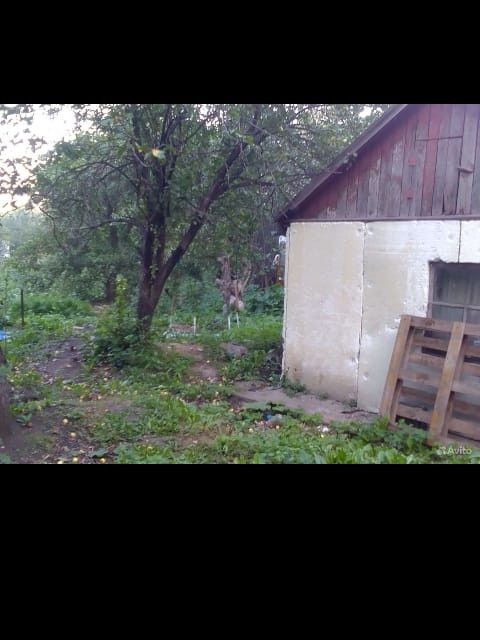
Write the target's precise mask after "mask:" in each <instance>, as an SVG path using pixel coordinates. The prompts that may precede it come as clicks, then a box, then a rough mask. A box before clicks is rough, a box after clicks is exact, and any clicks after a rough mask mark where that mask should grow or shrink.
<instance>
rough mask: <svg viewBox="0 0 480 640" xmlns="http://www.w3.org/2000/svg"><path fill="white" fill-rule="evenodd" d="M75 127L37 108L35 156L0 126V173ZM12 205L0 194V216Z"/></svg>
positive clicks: (20, 201)
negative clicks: (41, 143) (39, 140)
mask: <svg viewBox="0 0 480 640" xmlns="http://www.w3.org/2000/svg"><path fill="white" fill-rule="evenodd" d="M370 112H371V109H370V108H369V107H366V108H365V109H364V110H363V111H362V113H361V114H360V115H361V116H364V117H365V116H367V115H369V114H370ZM74 125H75V117H74V114H73V111H72V110H71V108H70V106H69V105H64V108H63V109H62V110H61V111H60V112H59V113H58V114H56V115H54V116H50V115H49V114H48V113H46V111H45V110H41V109H40V108H39V109H38V110H37V111H36V112H35V115H34V119H33V123H32V127H31V130H32V134H33V135H36V136H39V137H43V138H44V139H45V141H46V145H44V146H43V147H42V148H41V149H39V150H37V152H36V153H33V152H32V150H31V148H30V146H29V145H28V143H26V144H22V143H21V142H20V143H15V139H14V136H15V134H16V133H17V130H16V129H15V128H14V127H0V146H3V145H6V147H7V148H6V149H5V150H3V151H0V172H2V171H7V172H8V169H9V167H8V165H6V164H5V161H6V160H8V159H10V160H15V159H16V158H21V157H23V156H25V155H26V156H31V157H33V158H35V159H39V158H40V156H41V155H42V154H43V153H45V152H46V151H48V150H49V149H51V148H53V146H54V145H55V144H56V143H57V142H59V141H60V140H62V139H64V140H69V139H72V138H73V137H74V135H75V134H74ZM19 137H20V136H19ZM17 169H18V171H19V172H20V175H22V167H21V166H20V165H17ZM27 175H28V174H27ZM11 202H12V198H11V196H9V195H8V194H1V193H0V217H1V215H2V214H5V213H7V212H8V211H10V210H11V209H12V206H11ZM15 202H16V206H17V207H21V206H23V205H25V204H26V203H27V202H28V196H17V197H16V198H15Z"/></svg>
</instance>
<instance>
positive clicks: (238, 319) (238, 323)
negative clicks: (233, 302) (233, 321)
mask: <svg viewBox="0 0 480 640" xmlns="http://www.w3.org/2000/svg"><path fill="white" fill-rule="evenodd" d="M239 326H240V318H239V317H238V311H237V327H239Z"/></svg>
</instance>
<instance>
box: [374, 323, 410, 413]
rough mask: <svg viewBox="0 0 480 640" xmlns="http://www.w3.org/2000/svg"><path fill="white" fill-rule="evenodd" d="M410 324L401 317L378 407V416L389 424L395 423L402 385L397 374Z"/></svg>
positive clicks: (403, 354)
mask: <svg viewBox="0 0 480 640" xmlns="http://www.w3.org/2000/svg"><path fill="white" fill-rule="evenodd" d="M410 322H411V318H410V316H406V315H405V316H402V317H401V320H400V326H399V327H398V332H397V338H396V340H395V345H394V347H393V352H392V357H391V360H390V367H389V370H388V375H387V381H386V383H385V389H384V392H383V398H382V403H381V405H380V415H381V416H385V417H388V419H389V421H390V422H391V423H394V422H395V414H396V409H397V404H398V396H399V390H400V389H401V385H402V382H401V380H399V373H400V369H401V368H402V365H403V362H404V358H405V347H406V345H407V340H408V337H409V334H410Z"/></svg>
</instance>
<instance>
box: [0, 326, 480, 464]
mask: <svg viewBox="0 0 480 640" xmlns="http://www.w3.org/2000/svg"><path fill="white" fill-rule="evenodd" d="M87 323H89V324H90V325H92V326H93V325H94V323H95V318H94V317H92V316H81V317H80V316H75V317H73V318H67V317H64V316H59V315H58V314H47V315H41V314H35V315H34V316H33V315H30V316H28V318H27V325H26V328H25V330H24V331H23V332H21V333H19V332H17V333H16V335H14V337H13V338H12V340H11V341H9V344H8V349H9V370H8V376H9V380H10V383H11V384H12V386H13V387H14V390H15V393H19V394H21V393H22V392H23V391H24V390H25V389H28V390H30V391H31V392H34V393H35V394H38V399H36V400H27V401H23V402H17V403H15V404H14V405H13V406H12V411H13V413H14V415H15V417H16V418H17V419H19V420H23V421H25V423H27V422H28V421H29V420H31V419H32V416H35V414H36V413H37V412H39V411H44V410H48V409H49V407H52V406H55V407H56V412H57V413H58V420H61V419H62V418H63V420H68V421H69V423H72V424H73V425H75V426H74V427H73V428H74V429H75V430H76V431H77V430H78V429H80V430H81V432H82V433H85V434H87V435H88V438H89V442H90V444H91V447H93V448H94V450H93V451H90V453H89V454H88V455H89V456H90V458H92V457H93V458H95V457H99V456H100V455H101V456H104V455H108V457H109V460H111V461H114V462H117V463H119V464H312V465H313V464H449V463H455V464H467V463H477V462H478V461H479V460H480V457H479V456H480V452H476V451H474V452H472V453H471V454H470V455H457V454H456V453H455V452H453V451H452V452H447V453H448V455H447V453H446V452H445V451H441V450H440V448H430V447H428V446H427V445H426V442H425V433H424V432H422V431H421V430H419V429H413V428H412V427H409V426H408V425H406V424H405V423H402V424H400V425H399V428H398V429H396V430H395V431H391V430H389V429H388V428H387V425H386V423H385V421H383V420H380V419H379V420H376V421H374V422H373V423H372V424H371V425H364V424H358V423H355V422H349V423H336V424H331V425H329V427H325V425H324V423H323V420H322V417H321V416H320V415H314V416H311V415H306V414H305V413H303V412H302V411H300V410H289V409H287V408H286V407H282V406H275V407H273V413H274V414H279V415H281V419H279V424H276V425H275V426H274V427H273V428H268V427H267V426H266V423H265V420H264V418H265V417H266V414H267V413H268V412H267V409H268V408H269V407H265V406H264V405H262V404H261V403H250V404H248V405H246V406H245V407H244V408H239V407H236V406H235V405H234V404H232V403H231V400H230V399H231V396H232V393H233V387H232V383H233V382H234V381H235V380H238V379H254V378H257V379H258V378H262V379H264V380H268V381H269V382H272V381H275V382H278V381H279V359H278V355H279V347H280V345H281V320H280V319H279V318H278V317H271V316H255V317H246V318H242V324H241V326H240V327H236V326H232V328H231V330H230V331H225V330H223V331H219V332H218V333H216V334H215V333H203V334H200V335H199V336H197V338H196V341H197V342H198V343H200V344H202V345H203V346H204V349H205V353H207V354H208V356H207V357H210V358H211V359H212V361H214V362H215V364H216V366H217V367H218V369H219V371H220V373H221V377H222V380H221V381H219V382H207V381H203V380H193V381H192V380H191V379H190V377H189V367H190V365H191V363H192V361H191V360H190V359H189V358H187V357H184V356H181V355H179V354H178V353H173V352H166V351H165V350H164V349H161V348H160V347H159V346H158V345H156V342H158V341H160V332H159V330H158V329H157V330H156V331H154V333H153V336H152V340H151V342H150V343H149V345H144V346H141V345H139V346H138V347H137V348H135V349H134V350H132V352H131V353H130V356H129V359H128V364H127V365H125V366H124V367H123V368H122V369H117V368H115V367H114V366H113V365H108V364H104V365H102V366H98V365H97V366H95V367H94V366H91V367H90V368H89V369H86V370H85V371H84V372H83V374H82V376H81V377H80V378H79V379H76V380H73V381H59V382H58V384H52V385H49V386H46V385H44V384H42V382H41V378H40V376H39V375H38V373H37V372H36V371H35V365H34V363H35V362H38V359H40V352H41V350H42V349H43V348H44V347H45V348H47V349H48V344H49V341H51V340H58V339H60V338H64V337H67V336H68V335H70V334H71V332H72V330H73V326H75V325H80V324H81V325H82V326H85V324H87ZM161 326H162V323H161V322H157V323H156V327H157V328H161ZM190 341H192V340H190ZM222 342H233V343H235V344H241V345H244V346H246V347H247V349H248V350H249V351H248V354H247V355H246V356H244V357H243V358H238V359H235V358H230V357H229V356H227V355H226V354H225V352H224V351H223V350H222V348H221V346H220V345H221V343H222ZM283 386H284V388H286V389H287V390H288V391H290V392H291V393H298V392H300V391H303V390H304V389H303V387H301V385H295V384H291V383H288V382H286V383H284V385H283ZM100 400H102V401H103V400H106V401H107V404H105V405H100V404H99V401H100ZM101 406H102V407H104V406H105V407H106V409H104V408H102V409H100V407H101ZM87 407H88V410H87ZM58 420H57V422H58ZM67 428H68V429H70V426H69V427H67ZM34 444H36V446H37V448H38V449H43V450H44V451H48V450H50V448H51V447H52V446H53V444H52V441H51V438H50V437H49V436H46V437H45V436H39V437H37V441H36V442H35V443H34ZM99 452H100V453H99ZM97 454H98V455H97ZM100 460H103V458H100ZM8 461H9V459H8V456H6V455H5V454H2V457H1V458H0V463H8Z"/></svg>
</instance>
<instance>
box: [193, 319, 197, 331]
mask: <svg viewBox="0 0 480 640" xmlns="http://www.w3.org/2000/svg"><path fill="white" fill-rule="evenodd" d="M193 335H194V336H196V335H197V317H196V316H193Z"/></svg>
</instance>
